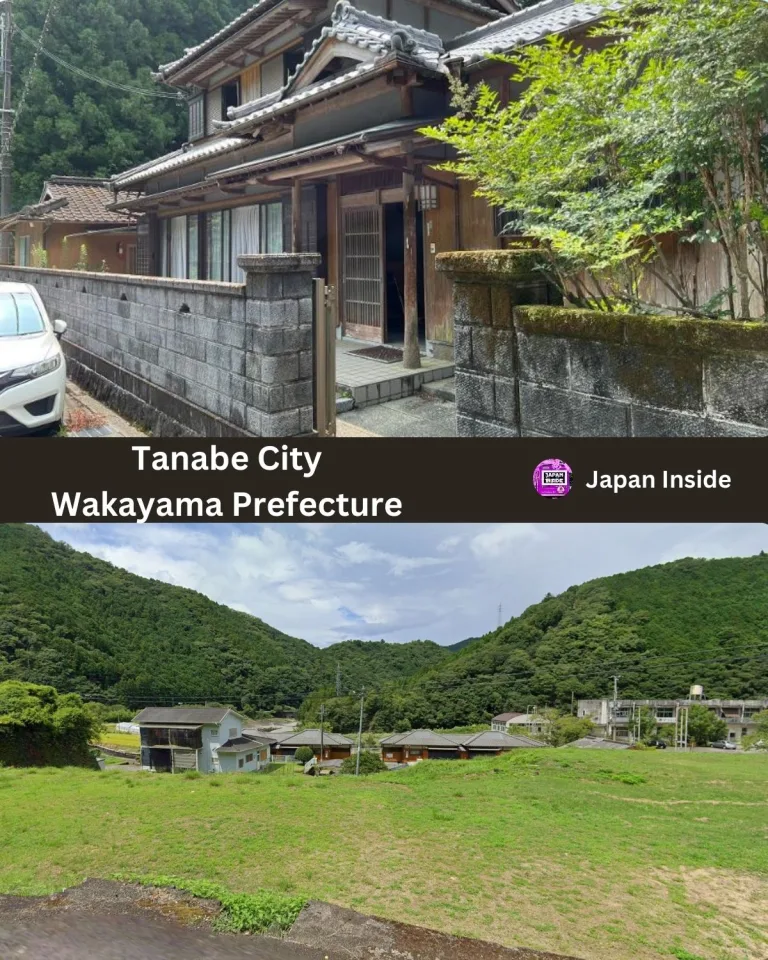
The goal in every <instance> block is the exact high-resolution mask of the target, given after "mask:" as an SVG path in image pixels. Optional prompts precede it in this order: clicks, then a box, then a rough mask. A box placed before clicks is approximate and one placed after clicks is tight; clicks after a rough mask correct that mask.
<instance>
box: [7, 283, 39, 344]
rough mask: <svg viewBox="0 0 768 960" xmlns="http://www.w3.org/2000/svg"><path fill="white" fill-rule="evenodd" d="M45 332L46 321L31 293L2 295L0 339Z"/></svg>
mask: <svg viewBox="0 0 768 960" xmlns="http://www.w3.org/2000/svg"><path fill="white" fill-rule="evenodd" d="M44 332H45V320H43V315H42V314H41V313H40V308H39V307H38V305H37V303H36V302H35V298H34V297H33V296H32V294H31V293H0V337H19V336H25V335H26V334H29V333H44Z"/></svg>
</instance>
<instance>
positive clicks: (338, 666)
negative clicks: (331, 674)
mask: <svg viewBox="0 0 768 960" xmlns="http://www.w3.org/2000/svg"><path fill="white" fill-rule="evenodd" d="M336 696H337V697H340V696H341V664H340V663H338V662H337V663H336Z"/></svg>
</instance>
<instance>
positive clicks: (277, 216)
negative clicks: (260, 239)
mask: <svg viewBox="0 0 768 960" xmlns="http://www.w3.org/2000/svg"><path fill="white" fill-rule="evenodd" d="M266 214H267V217H266V219H267V229H266V243H265V245H264V246H265V249H266V252H267V253H283V205H282V203H270V204H269V205H268V206H267V207H266Z"/></svg>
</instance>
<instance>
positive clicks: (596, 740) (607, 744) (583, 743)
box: [563, 737, 629, 750]
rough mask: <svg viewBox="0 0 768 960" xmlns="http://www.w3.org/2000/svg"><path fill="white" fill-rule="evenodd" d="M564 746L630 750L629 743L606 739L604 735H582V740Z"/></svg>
mask: <svg viewBox="0 0 768 960" xmlns="http://www.w3.org/2000/svg"><path fill="white" fill-rule="evenodd" d="M563 747H580V748H582V749H583V748H587V749H597V750H629V744H628V743H620V742H619V741H618V740H604V739H603V738H602V737H582V738H581V739H580V740H573V741H572V742H571V743H564V744H563Z"/></svg>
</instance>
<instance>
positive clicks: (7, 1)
mask: <svg viewBox="0 0 768 960" xmlns="http://www.w3.org/2000/svg"><path fill="white" fill-rule="evenodd" d="M12 27H13V21H12V17H11V0H2V3H1V5H0V47H1V49H0V59H1V60H2V64H1V65H0V72H2V78H3V100H2V113H0V218H2V219H5V218H6V217H9V216H10V215H11V207H12V203H13V198H12V190H13V164H12V160H11V133H12V129H13V110H12V108H11V80H12V74H11V64H12V58H11V36H12ZM11 242H12V241H11V235H10V233H8V231H7V230H3V231H1V232H0V263H10V262H11Z"/></svg>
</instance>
